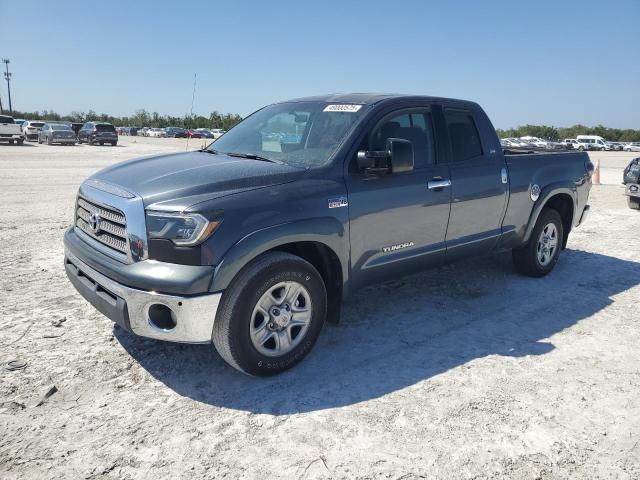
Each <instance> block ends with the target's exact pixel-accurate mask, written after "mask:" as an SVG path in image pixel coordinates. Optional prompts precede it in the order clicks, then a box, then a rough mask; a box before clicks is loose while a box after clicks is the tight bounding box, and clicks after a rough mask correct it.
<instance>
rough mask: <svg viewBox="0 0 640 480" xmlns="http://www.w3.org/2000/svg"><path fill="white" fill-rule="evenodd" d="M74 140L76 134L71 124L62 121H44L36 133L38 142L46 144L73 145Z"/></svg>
mask: <svg viewBox="0 0 640 480" xmlns="http://www.w3.org/2000/svg"><path fill="white" fill-rule="evenodd" d="M76 140H77V138H76V134H75V132H74V131H73V129H72V128H71V126H69V125H67V124H62V123H45V124H44V125H43V126H42V128H41V129H40V132H39V133H38V143H46V144H47V145H52V144H54V143H60V144H63V145H75V144H76Z"/></svg>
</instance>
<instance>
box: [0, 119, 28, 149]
mask: <svg viewBox="0 0 640 480" xmlns="http://www.w3.org/2000/svg"><path fill="white" fill-rule="evenodd" d="M0 141H2V142H9V144H13V143H17V144H18V145H22V143H23V142H24V137H23V136H22V130H20V125H16V122H15V121H14V120H13V117H10V116H8V115H0Z"/></svg>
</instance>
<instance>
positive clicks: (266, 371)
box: [213, 252, 327, 376]
mask: <svg viewBox="0 0 640 480" xmlns="http://www.w3.org/2000/svg"><path fill="white" fill-rule="evenodd" d="M280 285H283V286H282V287H280ZM291 287H292V288H297V290H292V288H291ZM287 288H289V289H288V290H287V291H288V292H291V291H297V292H299V293H297V294H294V296H291V295H289V296H288V297H287V296H285V293H286V292H285V289H287ZM269 294H271V296H269ZM265 298H266V299H267V301H266V302H265V301H264V299H265ZM281 299H282V300H281ZM292 299H293V300H294V301H295V302H296V303H295V304H294V303H293V301H291V300H292ZM272 300H273V301H272ZM276 300H277V301H278V302H279V303H278V304H277V305H276V304H275V303H274V302H275V301H276ZM259 301H262V304H263V305H265V309H259V308H258V302H259ZM289 302H290V304H291V306H290V307H289V306H288V305H289ZM307 302H308V303H307ZM305 306H306V307H307V312H306V317H308V318H307V319H305V323H304V324H303V325H302V326H301V325H294V326H291V324H290V323H288V322H295V321H296V319H295V318H293V315H296V313H292V312H294V311H295V310H296V309H304V308H305ZM266 309H269V311H270V312H272V313H273V312H275V313H278V314H279V315H283V316H284V317H286V316H287V315H288V317H289V319H288V320H287V319H286V318H283V317H273V316H271V315H270V314H267V315H264V314H263V313H261V312H266ZM300 315H302V316H305V315H304V314H303V313H302V311H299V312H298V321H300V320H301V319H302V318H303V317H302V316H300ZM326 316H327V291H326V288H325V285H324V282H323V281H322V277H321V276H320V274H319V273H318V271H317V270H316V269H315V268H314V267H313V265H311V264H310V263H309V262H307V261H306V260H303V259H302V258H300V257H297V256H295V255H291V254H289V253H284V252H269V253H266V254H264V255H261V256H260V257H258V258H257V259H255V260H253V261H252V262H251V263H249V265H247V266H246V267H244V268H243V269H242V270H241V271H240V272H239V273H238V275H236V277H235V278H234V279H233V281H232V282H231V284H230V285H229V287H228V288H227V289H226V290H225V291H224V293H223V295H222V300H221V303H220V307H219V309H218V313H217V315H216V319H215V322H214V326H213V344H214V346H215V347H216V350H217V351H218V353H219V354H220V356H221V357H222V358H223V359H224V360H225V361H226V362H227V363H228V364H229V365H231V366H232V367H234V368H236V369H237V370H239V371H241V372H243V373H246V374H248V375H256V376H269V375H275V374H277V373H281V372H283V371H285V370H288V369H289V368H291V367H293V366H294V365H296V364H297V363H298V362H300V361H301V360H302V359H303V358H304V357H305V356H306V355H307V354H308V353H309V352H310V351H311V349H312V348H313V346H314V345H315V343H316V340H317V339H318V336H319V335H320V331H321V330H322V326H323V324H324V321H325V318H326ZM277 322H282V323H284V324H286V325H284V326H283V325H282V324H281V325H278V323H277ZM272 327H274V328H275V330H274V328H272ZM252 330H253V331H254V334H255V337H257V336H258V335H260V332H262V335H264V336H263V338H265V340H264V341H260V340H257V339H256V340H254V339H253V338H255V337H253V336H252ZM287 332H288V334H287ZM279 339H283V340H282V341H283V342H285V339H288V341H290V342H292V344H290V345H289V346H287V343H282V344H281V343H280V340H279ZM291 339H293V340H291ZM256 344H257V345H259V346H256ZM281 345H283V346H282V347H281ZM259 348H260V349H261V350H259ZM279 348H282V349H283V353H282V354H279V353H278V349H279ZM287 348H288V350H287Z"/></svg>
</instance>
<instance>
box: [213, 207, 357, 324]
mask: <svg viewBox="0 0 640 480" xmlns="http://www.w3.org/2000/svg"><path fill="white" fill-rule="evenodd" d="M346 235H347V231H346V229H345V227H344V225H343V224H342V223H341V222H340V221H339V220H337V219H336V218H332V217H324V218H318V219H309V220H302V221H298V222H292V223H286V224H282V225H276V226H273V227H268V228H265V229H263V230H259V231H256V232H253V233H251V234H249V235H246V236H245V237H243V238H242V239H241V240H240V241H239V242H237V243H236V244H235V245H234V246H233V247H232V248H231V249H230V250H229V251H228V252H227V253H225V255H224V257H223V258H222V261H221V262H220V263H219V264H218V266H217V267H216V269H215V272H214V275H213V279H212V282H211V287H210V289H209V290H210V291H212V292H217V291H221V290H224V289H226V288H227V287H228V286H229V284H230V283H231V280H233V278H235V276H236V275H237V274H238V273H239V272H240V270H242V269H243V268H244V267H245V266H246V265H248V264H249V263H250V262H251V261H253V260H254V259H256V258H257V257H259V256H260V255H262V254H264V253H266V252H270V251H283V252H288V253H291V254H293V255H297V256H299V257H301V258H303V259H305V260H306V261H308V262H309V263H311V264H312V265H313V266H314V267H315V268H316V269H317V270H318V272H319V273H320V275H321V276H322V278H323V280H324V282H325V286H326V288H327V294H328V296H329V298H328V301H329V303H328V308H329V316H328V319H329V320H335V319H336V318H337V317H338V316H339V305H340V302H341V300H342V298H343V297H344V296H345V293H346V291H347V290H348V288H347V287H348V284H349V268H348V265H349V261H348V260H349V242H348V239H347V238H345V237H346Z"/></svg>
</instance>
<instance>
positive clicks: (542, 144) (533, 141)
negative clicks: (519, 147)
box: [520, 136, 549, 148]
mask: <svg viewBox="0 0 640 480" xmlns="http://www.w3.org/2000/svg"><path fill="white" fill-rule="evenodd" d="M520 140H522V141H524V142H527V143H528V144H529V145H532V146H534V147H536V148H547V147H548V146H549V145H548V142H547V141H546V140H542V139H541V138H538V137H531V136H525V137H520Z"/></svg>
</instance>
